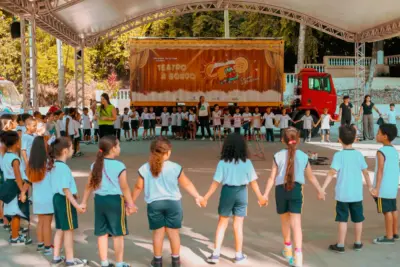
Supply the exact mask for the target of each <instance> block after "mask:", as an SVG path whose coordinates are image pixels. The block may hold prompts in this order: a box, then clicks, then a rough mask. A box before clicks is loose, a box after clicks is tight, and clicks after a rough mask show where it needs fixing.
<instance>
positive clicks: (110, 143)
mask: <svg viewBox="0 0 400 267" xmlns="http://www.w3.org/2000/svg"><path fill="white" fill-rule="evenodd" d="M117 145H118V139H117V138H116V137H115V136H113V135H107V136H104V137H102V138H101V139H100V142H99V151H98V152H97V156H96V161H95V162H94V164H93V169H92V172H91V173H90V182H89V187H90V188H91V189H93V190H95V189H97V188H99V186H100V184H101V180H102V178H103V170H104V158H105V156H107V155H108V154H109V153H110V151H111V149H113V147H115V146H117Z"/></svg>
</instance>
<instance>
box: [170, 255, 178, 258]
mask: <svg viewBox="0 0 400 267" xmlns="http://www.w3.org/2000/svg"><path fill="white" fill-rule="evenodd" d="M171 257H172V258H175V259H176V258H179V255H171Z"/></svg>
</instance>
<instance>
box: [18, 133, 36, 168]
mask: <svg viewBox="0 0 400 267" xmlns="http://www.w3.org/2000/svg"><path fill="white" fill-rule="evenodd" d="M33 140H35V136H34V135H33V134H27V133H25V134H23V135H22V138H21V150H25V151H26V156H27V158H28V161H29V158H30V156H31V150H32V144H33ZM22 165H23V166H24V170H25V169H26V166H25V162H22Z"/></svg>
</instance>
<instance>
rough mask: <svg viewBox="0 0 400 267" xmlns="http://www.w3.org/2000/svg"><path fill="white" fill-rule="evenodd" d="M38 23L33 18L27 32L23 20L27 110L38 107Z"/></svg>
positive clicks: (24, 107)
mask: <svg viewBox="0 0 400 267" xmlns="http://www.w3.org/2000/svg"><path fill="white" fill-rule="evenodd" d="M36 55H37V54H36V25H35V19H34V18H32V19H31V22H30V23H29V31H28V34H27V33H26V21H25V19H22V20H21V63H22V89H23V102H22V107H23V109H24V110H25V112H26V111H28V110H30V109H32V108H33V109H35V110H36V109H37V108H38V102H37V80H36V78H37V68H36V67H37V64H36V63H37V62H36Z"/></svg>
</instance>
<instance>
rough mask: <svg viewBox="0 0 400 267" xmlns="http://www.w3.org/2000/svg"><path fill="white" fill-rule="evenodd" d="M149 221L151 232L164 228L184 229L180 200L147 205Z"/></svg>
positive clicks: (155, 202) (160, 201) (159, 201)
mask: <svg viewBox="0 0 400 267" xmlns="http://www.w3.org/2000/svg"><path fill="white" fill-rule="evenodd" d="M147 219H148V220H149V228H150V230H157V229H160V228H163V227H167V228H171V229H180V228H182V220H183V211H182V203H181V201H180V200H158V201H154V202H151V203H149V204H147Z"/></svg>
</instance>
